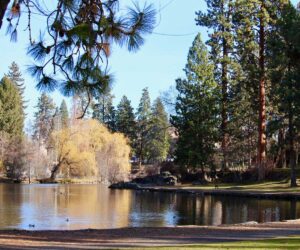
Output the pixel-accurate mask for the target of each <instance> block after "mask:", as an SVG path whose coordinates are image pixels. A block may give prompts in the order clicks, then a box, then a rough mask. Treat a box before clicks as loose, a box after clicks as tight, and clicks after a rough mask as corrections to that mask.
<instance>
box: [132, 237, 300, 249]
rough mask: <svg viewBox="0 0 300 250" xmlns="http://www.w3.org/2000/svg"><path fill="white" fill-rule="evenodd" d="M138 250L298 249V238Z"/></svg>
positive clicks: (299, 242)
mask: <svg viewBox="0 0 300 250" xmlns="http://www.w3.org/2000/svg"><path fill="white" fill-rule="evenodd" d="M136 249H138V250H142V249H146V250H152V249H158V250H173V249H187V250H189V249H230V250H231V249H235V250H236V249H300V237H299V236H295V237H286V238H275V239H266V240H253V241H237V242H228V243H212V244H210V243H209V244H201V245H187V246H174V247H156V248H152V247H150V248H136Z"/></svg>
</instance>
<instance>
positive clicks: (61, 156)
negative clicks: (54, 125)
mask: <svg viewBox="0 0 300 250" xmlns="http://www.w3.org/2000/svg"><path fill="white" fill-rule="evenodd" d="M52 143H53V145H54V148H55V152H56V154H57V162H58V163H61V166H60V171H61V172H62V173H63V174H64V175H69V176H70V177H89V176H99V177H101V179H103V180H108V181H109V179H118V180H119V179H126V177H127V176H128V173H129V171H130V164H129V153H130V147H129V146H128V143H127V140H126V138H125V137H124V136H123V135H122V134H119V133H114V134H113V133H110V132H109V131H108V129H107V128H106V127H105V126H103V125H102V124H100V123H99V122H98V121H96V120H92V119H89V120H80V121H78V122H76V124H75V125H74V126H72V127H70V128H65V129H62V130H59V131H56V132H54V133H53V134H52ZM112 173H114V174H112ZM111 175H114V178H112V177H110V176H111Z"/></svg>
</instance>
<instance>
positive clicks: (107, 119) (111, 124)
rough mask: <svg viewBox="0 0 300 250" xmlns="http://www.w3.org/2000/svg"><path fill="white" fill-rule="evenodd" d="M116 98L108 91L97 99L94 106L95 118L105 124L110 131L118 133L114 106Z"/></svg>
mask: <svg viewBox="0 0 300 250" xmlns="http://www.w3.org/2000/svg"><path fill="white" fill-rule="evenodd" d="M113 98H114V96H113V95H112V94H111V93H110V89H107V91H105V92H104V93H102V94H100V95H98V96H97V98H96V103H95V104H94V105H93V118H94V119H97V120H99V121H100V122H101V123H103V124H105V125H106V126H107V128H109V129H110V131H112V132H114V131H116V111H115V107H114V106H113Z"/></svg>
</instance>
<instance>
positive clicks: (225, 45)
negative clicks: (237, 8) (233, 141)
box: [221, 5, 231, 171]
mask: <svg viewBox="0 0 300 250" xmlns="http://www.w3.org/2000/svg"><path fill="white" fill-rule="evenodd" d="M223 13H225V6H224V5H223ZM230 15H231V14H230V10H228V16H227V17H226V18H227V21H228V22H229V17H230ZM224 17H225V14H224ZM222 31H223V38H222V47H223V58H222V59H223V61H222V76H221V77H222V78H221V85H222V111H221V116H222V124H221V133H222V145H221V147H222V154H223V162H222V171H224V170H226V169H227V168H228V157H227V154H228V131H227V125H228V110H227V106H228V62H227V58H228V43H227V40H226V38H225V37H224V33H225V31H226V32H230V30H229V29H228V28H225V27H224V26H223V27H222Z"/></svg>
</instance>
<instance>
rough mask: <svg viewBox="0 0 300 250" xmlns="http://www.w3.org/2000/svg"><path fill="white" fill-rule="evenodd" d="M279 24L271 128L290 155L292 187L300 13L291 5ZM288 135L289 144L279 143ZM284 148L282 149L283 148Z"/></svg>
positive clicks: (271, 50) (273, 41) (299, 124)
mask: <svg viewBox="0 0 300 250" xmlns="http://www.w3.org/2000/svg"><path fill="white" fill-rule="evenodd" d="M278 14H279V17H278V19H279V20H278V22H277V23H276V25H275V27H274V28H273V29H272V32H271V35H270V37H269V40H268V45H269V46H268V55H269V56H270V57H272V61H271V62H270V63H269V65H268V66H269V68H270V71H271V74H270V75H271V79H272V92H271V93H272V97H273V98H272V99H273V105H274V106H275V105H276V106H277V107H278V112H277V114H276V115H273V117H272V118H273V119H272V125H274V124H275V126H273V128H274V127H275V129H276V130H275V131H276V132H277V134H278V144H279V143H280V145H279V147H280V148H283V149H287V150H288V152H289V154H288V155H289V159H288V162H289V165H290V168H291V187H295V186H297V182H296V172H295V168H296V158H297V156H296V146H295V144H296V142H297V134H299V132H300V116H299V114H300V87H299V80H300V59H299V58H300V46H299V44H300V31H299V25H300V13H299V12H298V11H297V10H296V9H295V8H294V6H293V5H292V4H291V3H289V4H287V5H285V6H284V8H283V9H282V10H281V11H280V12H279V13H278ZM284 131H287V135H286V140H280V139H281V138H280V136H284V133H285V132H284ZM282 144H283V145H282Z"/></svg>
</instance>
